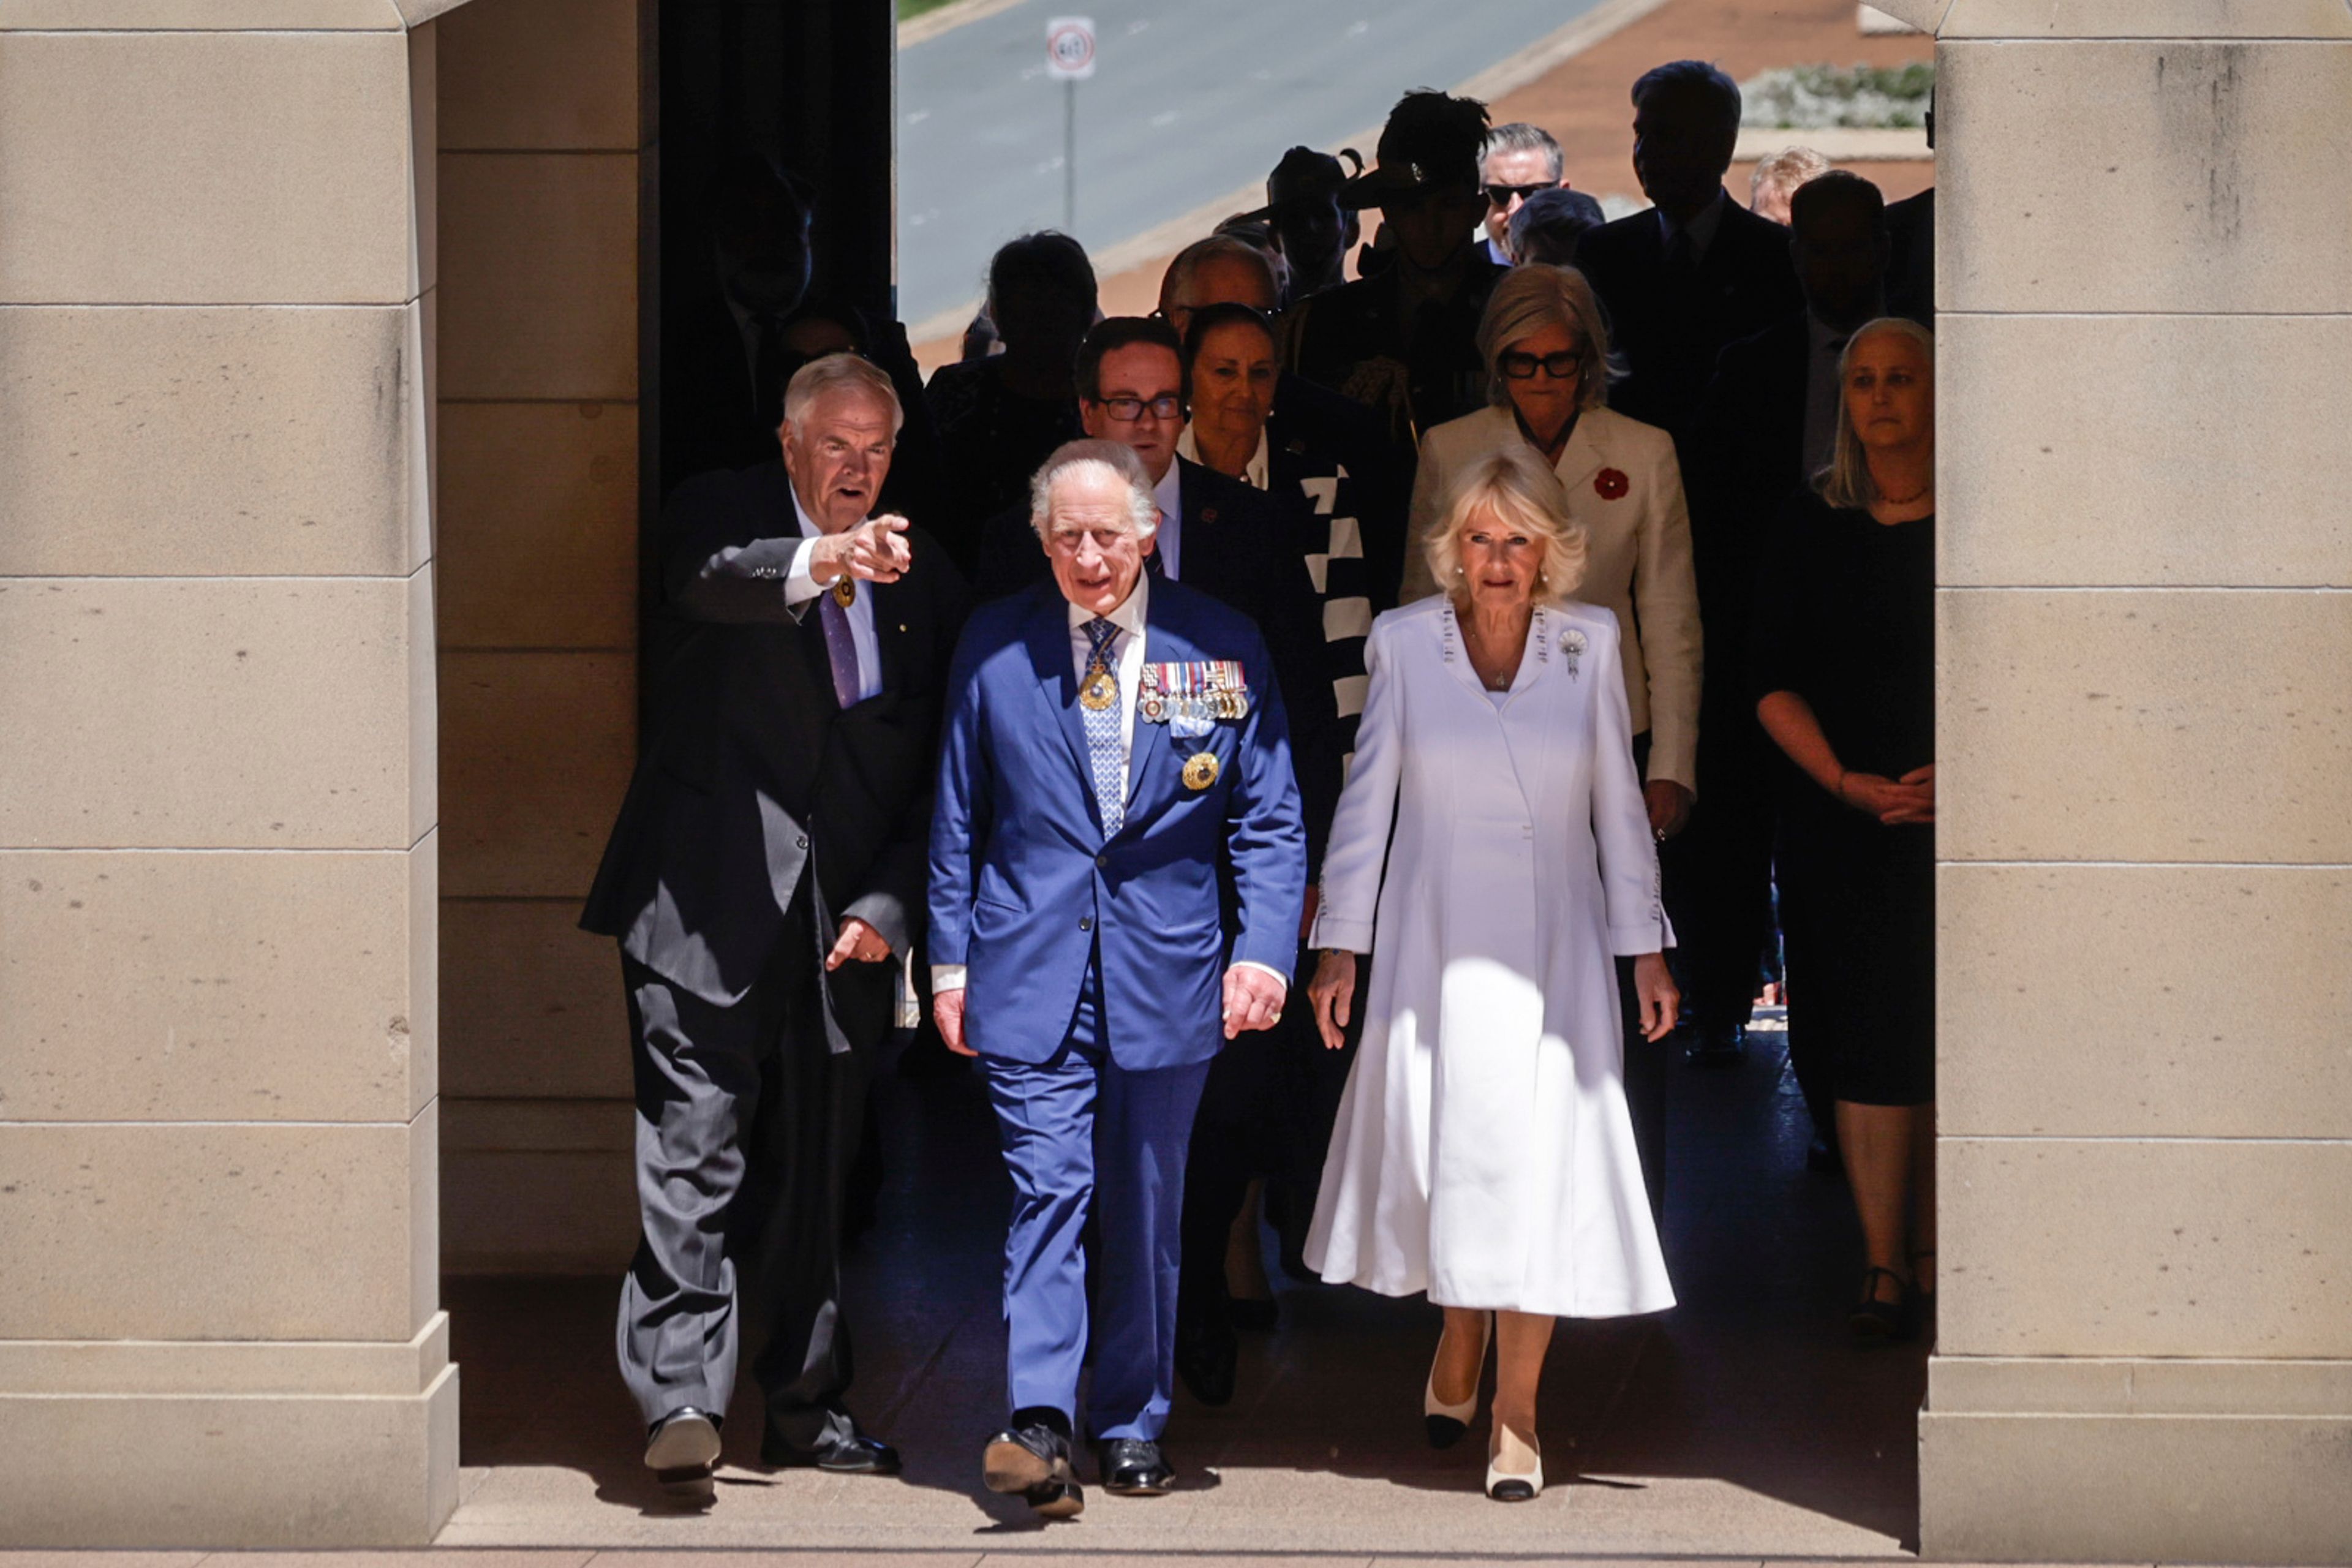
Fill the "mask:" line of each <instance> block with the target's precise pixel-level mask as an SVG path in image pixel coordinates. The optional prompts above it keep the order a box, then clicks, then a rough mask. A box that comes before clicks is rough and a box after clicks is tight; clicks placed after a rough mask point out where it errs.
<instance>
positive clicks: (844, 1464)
mask: <svg viewBox="0 0 2352 1568" xmlns="http://www.w3.org/2000/svg"><path fill="white" fill-rule="evenodd" d="M844 1425H845V1426H847V1428H848V1429H847V1430H846V1431H845V1430H843V1429H842V1428H843V1426H844ZM760 1460H761V1463H762V1464H768V1465H773V1466H775V1467H777V1468H780V1469H784V1468H814V1469H819V1470H827V1471H830V1472H831V1473H833V1474H834V1475H836V1476H895V1475H897V1474H898V1472H899V1470H900V1469H901V1468H904V1467H903V1466H901V1465H900V1463H899V1461H898V1449H896V1448H894V1447H891V1446H890V1445H889V1444H887V1443H885V1442H884V1441H882V1440H881V1439H880V1438H879V1437H869V1436H866V1434H865V1433H864V1432H862V1431H860V1430H858V1427H857V1423H856V1422H855V1421H851V1420H849V1419H848V1417H846V1416H844V1417H842V1419H841V1421H840V1422H839V1423H836V1424H835V1426H830V1427H828V1428H826V1430H825V1434H824V1436H823V1437H820V1438H819V1439H817V1441H816V1442H815V1443H814V1445H813V1446H811V1447H802V1446H801V1445H799V1444H798V1443H794V1442H791V1441H788V1440H787V1439H786V1438H784V1437H783V1436H781V1435H779V1434H778V1433H776V1432H775V1431H773V1430H770V1431H768V1432H766V1433H764V1434H762V1435H761V1438H760Z"/></svg>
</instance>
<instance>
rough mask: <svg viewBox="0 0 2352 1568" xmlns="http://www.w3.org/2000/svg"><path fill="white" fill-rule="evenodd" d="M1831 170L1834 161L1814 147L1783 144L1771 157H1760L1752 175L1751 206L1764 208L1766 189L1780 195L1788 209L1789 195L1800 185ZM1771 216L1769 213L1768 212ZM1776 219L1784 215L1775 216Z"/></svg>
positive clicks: (1782, 205)
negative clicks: (1815, 150) (1813, 148)
mask: <svg viewBox="0 0 2352 1568" xmlns="http://www.w3.org/2000/svg"><path fill="white" fill-rule="evenodd" d="M1829 172H1830V161H1829V160H1828V159H1827V158H1824V157H1822V155H1821V154H1820V153H1816V152H1814V151H1813V150H1812V149H1811V147H1783V148H1781V149H1780V151H1779V152H1778V153H1773V154H1772V155H1771V156H1769V157H1766V158H1759V159H1758V160H1756V172H1755V173H1754V174H1750V175H1748V211H1750V212H1755V213H1761V212H1764V206H1765V201H1764V195H1765V193H1766V192H1768V191H1769V192H1770V193H1772V194H1773V195H1776V196H1778V197H1780V203H1779V205H1780V210H1781V211H1782V212H1786V211H1788V208H1789V198H1790V196H1793V195H1796V194H1797V187H1798V186H1799V185H1801V184H1806V183H1807V182H1808V181H1811V180H1817V179H1819V178H1821V176H1822V175H1823V174H1828V173H1829ZM1765 216H1768V217H1769V216H1771V215H1770V214H1769V213H1766V214H1765ZM1773 221H1774V222H1775V223H1779V222H1782V221H1784V220H1783V219H1780V218H1774V219H1773Z"/></svg>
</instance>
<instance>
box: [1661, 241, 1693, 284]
mask: <svg viewBox="0 0 2352 1568" xmlns="http://www.w3.org/2000/svg"><path fill="white" fill-rule="evenodd" d="M1697 270H1698V245H1697V243H1696V241H1694V240H1693V239H1692V238H1691V237H1690V230H1688V229H1686V228H1678V229H1676V230H1675V237H1674V238H1672V239H1670V240H1668V241H1666V273H1667V275H1668V276H1669V277H1671V278H1674V279H1676V280H1677V281H1687V280H1688V279H1689V278H1690V276H1691V274H1693V273H1694V272H1696V271H1697Z"/></svg>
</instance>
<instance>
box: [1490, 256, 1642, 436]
mask: <svg viewBox="0 0 2352 1568" xmlns="http://www.w3.org/2000/svg"><path fill="white" fill-rule="evenodd" d="M1554 324H1557V325H1559V326H1563V327H1566V328H1567V329H1568V330H1569V331H1570V333H1571V334H1573V335H1574V337H1575V338H1576V341H1577V342H1578V343H1579V344H1580V345H1581V346H1580V349H1579V351H1578V354H1577V372H1578V374H1577V383H1576V405H1577V407H1579V408H1580V409H1582V408H1598V407H1600V406H1601V404H1602V403H1603V402H1604V401H1606V400H1607V398H1608V395H1609V384H1610V382H1611V381H1612V380H1614V379H1616V377H1617V376H1618V375H1619V374H1621V373H1620V372H1619V371H1618V369H1617V367H1616V366H1615V365H1613V364H1612V363H1610V359H1609V321H1608V318H1607V317H1605V316H1603V315H1602V314H1601V301H1600V300H1597V299H1595V298H1594V297H1593V293H1592V285H1591V283H1589V282H1587V281H1585V278H1584V274H1583V273H1581V272H1580V271H1578V270H1577V269H1576V268H1573V267H1547V266H1545V265H1544V264H1543V263H1541V262H1530V263H1528V265H1527V266H1525V267H1515V268H1512V269H1511V270H1510V271H1508V272H1507V273H1505V274H1504V275H1503V276H1502V277H1501V278H1499V279H1496V283H1495V288H1494V291H1493V292H1492V293H1490V294H1488V295H1487V296H1486V313H1485V314H1484V315H1482V316H1480V317H1479V318H1478V357H1479V358H1480V359H1482V360H1484V361H1485V362H1486V401H1487V402H1489V403H1491V404H1493V405H1495V406H1496V407H1497V408H1508V407H1509V406H1510V405H1511V394H1510V391H1509V389H1508V388H1507V387H1506V386H1505V385H1504V384H1503V371H1502V367H1501V365H1500V363H1498V362H1499V361H1500V360H1501V358H1502V356H1503V351H1504V350H1505V349H1507V348H1509V347H1510V346H1511V345H1512V344H1513V343H1515V342H1518V341H1519V340H1520V339H1521V338H1526V337H1531V336H1533V335H1534V334H1535V333H1537V332H1538V331H1542V330H1543V329H1544V328H1545V327H1548V326H1552V325H1554Z"/></svg>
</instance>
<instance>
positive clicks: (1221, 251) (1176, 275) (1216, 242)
mask: <svg viewBox="0 0 2352 1568" xmlns="http://www.w3.org/2000/svg"><path fill="white" fill-rule="evenodd" d="M1219 257H1227V258H1231V259H1233V260H1235V261H1239V262H1241V263H1243V264H1244V265H1245V266H1249V267H1254V268H1256V269H1257V270H1258V271H1260V272H1263V273H1264V274H1265V286H1266V289H1267V290H1268V292H1270V293H1271V294H1272V295H1273V296H1274V298H1275V299H1276V300H1280V299H1281V298H1282V289H1281V279H1277V278H1276V277H1275V275H1274V263H1273V262H1271V261H1268V260H1267V259H1266V258H1265V251H1263V250H1260V249H1259V248H1258V247H1256V246H1255V245H1252V244H1251V243H1250V242H1249V241H1248V240H1246V239H1243V238H1240V237H1237V236H1234V235H1231V234H1213V235H1211V236H1209V237H1208V238H1206V239H1196V240H1194V241H1193V242H1192V244H1190V245H1188V246H1186V247H1184V248H1183V249H1181V250H1180V251H1178V252H1177V253H1176V259H1175V260H1173V261H1171V262H1170V263H1169V264H1168V275H1167V276H1166V277H1164V278H1162V279H1160V312H1161V313H1162V314H1165V313H1166V312H1167V310H1168V309H1169V307H1171V306H1175V307H1178V308H1180V309H1182V310H1191V309H1192V308H1193V303H1192V300H1191V299H1189V298H1188V296H1189V295H1190V294H1191V293H1192V275H1193V274H1194V273H1196V272H1198V271H1200V270H1201V267H1202V263H1204V262H1208V261H1213V260H1215V259H1217V258H1219Z"/></svg>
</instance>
